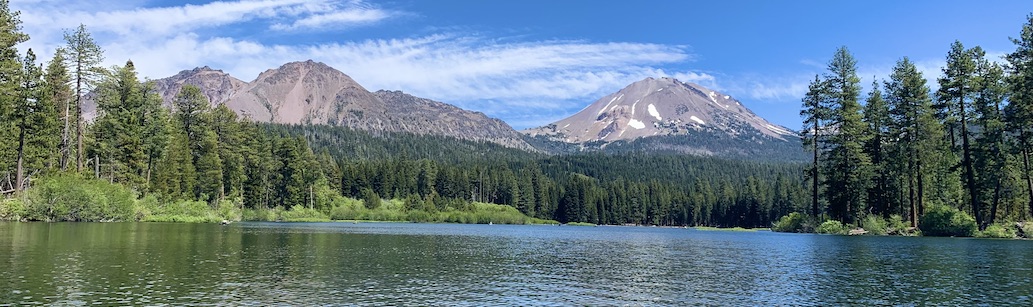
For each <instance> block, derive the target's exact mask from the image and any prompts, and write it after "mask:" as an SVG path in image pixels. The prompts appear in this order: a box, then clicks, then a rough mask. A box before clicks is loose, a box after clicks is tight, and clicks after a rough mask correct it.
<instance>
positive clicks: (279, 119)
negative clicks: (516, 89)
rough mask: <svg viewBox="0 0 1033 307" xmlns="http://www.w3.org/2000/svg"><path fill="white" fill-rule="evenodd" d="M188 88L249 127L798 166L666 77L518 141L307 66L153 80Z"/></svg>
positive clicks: (449, 112) (476, 117)
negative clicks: (318, 127) (249, 77)
mask: <svg viewBox="0 0 1033 307" xmlns="http://www.w3.org/2000/svg"><path fill="white" fill-rule="evenodd" d="M188 84H189V85H194V86H197V87H199V88H200V89H201V91H202V92H203V93H204V94H205V96H207V97H208V99H209V100H210V102H211V103H212V105H217V104H225V105H226V106H228V107H229V108H230V109H232V110H234V111H236V112H237V113H238V114H240V115H242V116H246V117H249V118H251V119H252V120H255V121H259V122H271V123H282V124H326V125H332V126H346V127H350V128H352V129H356V130H364V131H369V132H373V133H376V132H402V133H413V134H417V135H438V136H447V137H454V138H458V139H462V140H471V141H487V142H493V143H497V144H501V145H504V146H508V147H513V148H518V149H523V150H528V151H544V152H551V151H564V152H571V151H572V149H571V148H573V151H609V152H626V151H670V152H676V153H691V154H699V155H721V156H730V157H744V158H750V159H752V158H758V157H759V158H761V159H764V157H765V156H779V157H780V158H777V159H779V160H785V159H789V160H798V159H802V157H803V152H802V149H801V147H800V140H799V138H798V137H797V136H796V133H795V132H793V131H792V130H790V129H787V128H785V127H782V126H779V125H775V124H773V123H771V122H768V121H767V120H765V119H763V118H761V117H760V116H757V115H756V114H754V113H753V112H752V111H750V110H749V109H748V108H746V106H744V105H743V104H742V103H741V102H739V101H738V100H735V99H734V98H732V97H730V96H728V95H725V94H722V93H719V92H716V91H713V90H710V89H707V88H704V87H702V86H700V85H697V84H692V83H685V82H681V81H678V80H675V79H671V78H646V79H644V80H641V81H638V82H635V83H632V84H630V85H628V86H627V87H625V88H624V89H621V90H620V91H617V92H615V93H613V94H610V95H607V96H605V97H602V98H600V99H599V100H597V101H596V102H594V103H592V104H590V105H588V106H587V107H586V108H585V109H583V110H581V111H580V112H578V113H576V114H574V115H572V116H570V117H568V118H566V119H563V120H560V121H557V122H555V123H552V124H549V125H546V126H542V127H537V128H533V129H528V130H525V131H522V132H520V131H516V130H514V129H513V128H512V127H510V126H509V125H508V124H506V123H505V122H503V121H501V120H499V119H495V118H490V117H488V116H486V115H485V114H483V113H480V112H474V111H468V110H464V109H461V108H458V107H456V106H453V105H450V104H446V103H442V102H438V101H434V100H430V99H425V98H420V97H415V96H412V95H409V94H406V93H403V92H400V91H386V90H379V91H376V92H370V91H368V90H366V89H365V88H364V87H362V85H359V84H358V83H357V82H355V80H352V78H351V77H349V76H348V75H346V74H344V73H343V72H341V71H338V70H336V69H334V68H332V67H330V66H327V65H326V64H323V63H319V62H313V61H311V60H310V61H304V62H291V63H287V64H284V65H283V66H280V67H279V68H276V69H270V70H266V71H265V72H263V73H261V74H259V75H258V77H257V78H256V79H255V80H253V81H251V82H244V81H241V80H240V79H237V78H235V77H233V76H230V75H229V74H227V73H225V72H222V71H221V70H216V69H212V68H209V67H207V66H205V67H199V68H194V69H192V70H184V71H181V72H180V73H178V74H176V75H174V76H171V77H168V78H163V79H158V80H155V87H156V90H157V91H158V93H159V94H160V95H161V96H162V98H163V99H164V100H165V104H166V106H171V101H172V100H173V98H174V97H175V96H176V94H177V93H179V90H180V89H181V88H182V87H183V86H184V85H188ZM91 110H92V106H87V107H86V109H85V111H86V112H87V113H90V111H91ZM532 144H534V145H532ZM556 148H565V149H563V150H556Z"/></svg>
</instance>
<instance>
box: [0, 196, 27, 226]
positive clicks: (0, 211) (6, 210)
mask: <svg viewBox="0 0 1033 307" xmlns="http://www.w3.org/2000/svg"><path fill="white" fill-rule="evenodd" d="M23 216H25V201H24V200H23V199H21V198H19V197H15V198H8V199H2V200H0V221H17V220H20V219H22V217H23Z"/></svg>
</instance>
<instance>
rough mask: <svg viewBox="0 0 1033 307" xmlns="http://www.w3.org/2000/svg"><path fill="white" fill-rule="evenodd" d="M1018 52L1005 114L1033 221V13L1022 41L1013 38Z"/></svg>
mask: <svg viewBox="0 0 1033 307" xmlns="http://www.w3.org/2000/svg"><path fill="white" fill-rule="evenodd" d="M1011 40H1012V42H1013V43H1014V44H1015V51H1014V52H1012V53H1009V54H1008V55H1006V56H1005V59H1007V60H1008V64H1009V65H1008V66H1007V72H1008V76H1007V77H1006V80H1007V85H1008V89H1009V93H1010V96H1009V97H1008V101H1009V103H1008V106H1006V107H1005V108H1004V114H1005V118H1006V121H1007V126H1008V129H1009V130H1011V132H1012V133H1014V134H1015V136H1016V140H1015V143H1016V145H1017V149H1018V150H1017V151H1018V152H1019V154H1018V155H1019V159H1020V160H1021V161H1022V162H1021V163H1022V176H1023V181H1024V182H1023V183H1024V187H1023V188H1024V190H1025V192H1026V194H1027V201H1026V203H1027V205H1028V210H1029V217H1030V218H1031V219H1033V164H1031V163H1030V155H1031V152H1033V14H1030V15H1028V16H1027V21H1026V23H1025V24H1023V25H1022V31H1021V32H1020V34H1019V37H1018V38H1012V39H1011Z"/></svg>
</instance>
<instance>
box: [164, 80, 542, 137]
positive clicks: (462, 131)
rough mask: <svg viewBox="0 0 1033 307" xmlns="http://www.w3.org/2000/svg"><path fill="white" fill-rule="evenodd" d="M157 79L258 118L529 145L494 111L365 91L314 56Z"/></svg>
mask: <svg viewBox="0 0 1033 307" xmlns="http://www.w3.org/2000/svg"><path fill="white" fill-rule="evenodd" d="M155 84H156V85H155V87H156V90H157V91H158V92H159V93H160V94H161V95H162V97H163V98H164V100H165V103H166V104H167V105H171V101H172V99H174V97H175V95H176V94H177V93H179V89H181V88H182V87H183V85H185V84H190V85H194V86H197V87H199V88H201V91H202V92H203V93H204V94H205V95H206V96H207V97H208V98H209V100H210V102H211V103H212V105H217V104H226V106H228V107H229V108H230V109H232V110H234V111H236V112H237V113H238V114H241V115H243V116H248V117H250V118H251V119H252V120H255V121H260V122H272V123H281V124H327V125H337V126H347V127H350V128H353V129H359V130H367V131H373V132H377V131H385V132H405V133H414V134H424V135H426V134H429V135H442V136H451V137H455V138H459V139H464V140H474V141H489V142H494V143H498V144H502V145H505V146H509V147H515V148H521V149H528V150H531V149H533V148H532V147H531V146H530V145H528V144H527V143H526V142H525V141H524V140H523V137H524V136H523V135H522V134H521V133H520V132H517V131H516V130H513V128H512V127H510V126H509V125H508V124H506V123H505V122H502V121H500V120H498V119H494V118H490V117H488V116H487V115H485V114H483V113H480V112H472V111H467V110H463V109H461V108H458V107H455V106H452V105H449V104H446V103H442V102H438V101H433V100H429V99H424V98H419V97H415V96H412V95H408V94H405V93H402V92H398V91H378V92H370V91H368V90H366V89H365V88H364V87H362V85H359V83H357V82H355V80H352V78H351V77H349V76H348V75H346V74H344V73H343V72H340V71H338V70H336V69H334V68H332V67H330V66H327V65H326V64H323V63H319V62H313V61H311V60H310V61H305V62H292V63H287V64H284V65H283V66H280V67H279V68H276V69H270V70H266V71H265V72H263V73H261V74H259V76H258V78H256V79H255V80H254V81H251V82H243V81H240V80H238V79H236V78H234V77H232V76H230V75H229V74H226V73H224V72H222V71H219V70H214V69H211V68H209V67H200V68H195V69H193V70H185V71H182V72H180V73H178V74H176V75H175V76H172V77H168V78H163V79H159V80H155Z"/></svg>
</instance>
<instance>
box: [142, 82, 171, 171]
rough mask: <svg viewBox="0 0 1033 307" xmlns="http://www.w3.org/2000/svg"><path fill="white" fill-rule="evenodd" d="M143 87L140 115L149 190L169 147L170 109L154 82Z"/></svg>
mask: <svg viewBox="0 0 1033 307" xmlns="http://www.w3.org/2000/svg"><path fill="white" fill-rule="evenodd" d="M141 87H142V89H141V92H142V93H143V99H144V100H143V104H142V105H141V106H140V111H139V113H138V115H139V116H140V119H141V121H142V123H141V125H142V133H143V137H142V142H143V153H144V156H145V157H146V165H145V169H144V173H143V177H144V182H145V185H146V186H147V187H148V190H149V189H150V185H151V180H152V174H153V173H154V172H155V171H156V169H157V163H158V160H159V159H161V157H162V156H164V155H165V150H166V148H167V147H168V142H169V138H170V137H169V111H168V110H167V109H165V107H163V106H162V98H161V96H160V95H159V94H158V92H157V91H155V89H154V83H153V82H146V83H144V84H142V85H141Z"/></svg>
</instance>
